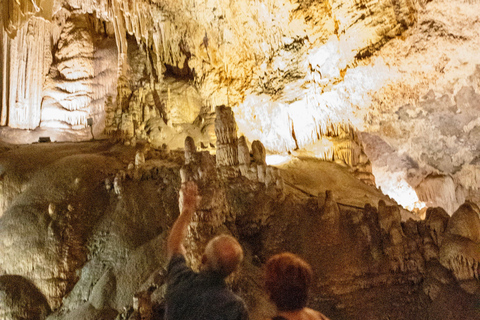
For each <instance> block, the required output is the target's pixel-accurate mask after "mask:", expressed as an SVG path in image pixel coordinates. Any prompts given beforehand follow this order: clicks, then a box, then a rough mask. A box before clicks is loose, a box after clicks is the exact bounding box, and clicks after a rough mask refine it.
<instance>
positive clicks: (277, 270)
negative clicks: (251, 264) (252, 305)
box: [265, 252, 328, 320]
mask: <svg viewBox="0 0 480 320" xmlns="http://www.w3.org/2000/svg"><path fill="white" fill-rule="evenodd" d="M265 268H266V270H265V271H266V272H265V287H266V290H267V293H268V295H269V297H270V300H271V301H272V302H273V303H274V304H275V305H276V307H277V316H276V317H274V318H272V320H328V318H327V317H325V316H324V315H323V314H321V313H320V312H318V311H315V310H313V309H310V308H307V300H308V290H309V288H310V284H311V282H312V278H313V272H312V268H311V267H310V265H309V264H308V263H307V262H305V261H304V260H303V259H301V258H300V257H299V256H297V255H295V254H293V253H290V252H284V253H280V254H277V255H274V256H273V257H271V258H270V259H269V260H268V261H267V263H266V266H265Z"/></svg>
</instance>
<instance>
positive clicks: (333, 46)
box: [233, 37, 425, 210]
mask: <svg viewBox="0 0 480 320" xmlns="http://www.w3.org/2000/svg"><path fill="white" fill-rule="evenodd" d="M350 40H351V39H342V38H340V39H337V38H336V37H333V38H331V39H329V41H327V43H326V44H325V45H323V46H321V47H320V48H316V49H313V50H311V51H310V52H309V54H307V55H306V60H305V62H304V65H305V70H307V71H306V72H305V74H306V76H305V78H304V79H301V80H297V81H294V82H291V83H288V84H285V87H284V90H283V94H282V96H281V97H277V98H273V97H272V96H269V95H267V94H250V95H247V97H246V98H245V100H244V101H243V103H241V104H239V105H237V106H235V107H234V108H233V109H234V112H235V118H236V121H237V125H238V129H239V132H240V134H243V135H245V137H247V139H249V140H250V141H253V140H260V141H262V143H263V144H264V145H265V148H266V149H267V150H269V151H270V152H274V153H280V154H286V153H287V152H288V151H292V150H295V149H296V148H303V147H306V146H310V145H312V144H314V143H316V142H317V141H318V140H319V139H322V134H323V133H325V132H326V131H327V128H328V127H336V126H341V125H352V126H354V127H355V128H356V129H358V130H360V131H361V130H363V128H364V121H365V119H367V115H368V112H369V107H370V105H371V96H370V94H371V93H372V92H375V91H378V90H380V89H381V88H382V87H384V86H386V85H388V84H390V83H391V81H395V80H398V77H399V73H398V72H397V71H396V70H395V69H393V68H390V67H389V66H387V65H386V64H385V63H384V62H383V60H381V59H377V60H375V61H373V62H372V63H371V64H370V65H366V66H354V64H353V61H354V57H355V54H356V52H355V50H354V49H352V48H354V47H355V45H352V44H351V43H353V42H349V41H350ZM354 41H355V40H354ZM342 74H343V76H342ZM323 140H324V139H323ZM324 147H325V148H324V149H325V150H323V151H322V150H318V152H315V156H316V157H318V158H324V157H323V156H322V155H325V154H326V152H328V150H327V149H328V148H329V147H330V146H324ZM286 159H287V158H282V157H281V156H278V155H275V156H269V159H268V160H267V161H268V163H269V164H272V165H275V164H279V163H282V161H286ZM373 174H374V176H375V177H376V182H377V186H379V187H380V188H381V189H382V190H383V193H384V194H386V195H388V196H390V197H391V198H392V199H394V200H395V201H397V203H399V204H400V205H402V206H403V207H404V208H406V209H408V210H419V209H421V208H423V207H425V204H424V203H423V202H420V201H419V199H418V196H417V194H416V193H415V190H414V189H413V188H412V187H411V186H410V185H409V184H408V183H407V182H406V181H405V180H404V179H403V178H402V177H400V174H399V176H391V175H390V176H385V177H380V178H378V177H377V175H376V174H375V172H373ZM384 178H385V179H384Z"/></svg>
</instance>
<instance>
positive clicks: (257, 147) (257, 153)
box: [252, 140, 266, 165]
mask: <svg viewBox="0 0 480 320" xmlns="http://www.w3.org/2000/svg"><path fill="white" fill-rule="evenodd" d="M252 153H253V160H254V161H255V163H256V164H257V165H264V164H266V162H265V158H266V151H265V147H264V146H263V144H262V143H261V142H260V141H259V140H255V141H253V142H252Z"/></svg>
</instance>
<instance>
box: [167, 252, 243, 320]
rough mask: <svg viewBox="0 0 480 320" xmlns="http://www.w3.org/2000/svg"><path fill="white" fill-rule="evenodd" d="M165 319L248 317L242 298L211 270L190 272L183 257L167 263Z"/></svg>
mask: <svg viewBox="0 0 480 320" xmlns="http://www.w3.org/2000/svg"><path fill="white" fill-rule="evenodd" d="M167 272H168V273H167V292H166V296H165V297H166V313H165V319H166V320H248V313H247V308H246V306H245V302H244V301H243V300H242V299H241V298H240V297H239V296H237V295H236V294H234V293H233V292H231V291H230V290H229V289H228V288H227V286H226V284H225V280H224V279H223V278H222V277H221V276H220V275H218V274H216V273H213V272H200V273H197V272H194V271H193V270H192V269H191V268H189V267H188V266H187V264H186V261H185V257H184V256H183V255H181V254H175V255H174V256H173V257H172V258H171V259H170V262H169V264H168V271H167Z"/></svg>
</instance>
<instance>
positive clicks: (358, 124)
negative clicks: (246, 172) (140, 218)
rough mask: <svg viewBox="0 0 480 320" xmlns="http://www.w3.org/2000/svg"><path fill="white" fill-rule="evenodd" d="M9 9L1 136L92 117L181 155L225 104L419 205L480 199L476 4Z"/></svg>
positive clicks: (7, 3)
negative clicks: (360, 169) (364, 166)
mask: <svg viewBox="0 0 480 320" xmlns="http://www.w3.org/2000/svg"><path fill="white" fill-rule="evenodd" d="M2 6H3V7H2V15H1V19H2V21H1V22H2V25H3V28H2V32H0V35H1V39H0V40H1V42H2V49H1V65H2V79H1V86H0V90H1V96H2V108H1V109H0V125H1V126H2V136H3V137H4V140H7V141H13V142H15V141H17V142H25V141H28V140H29V139H30V141H28V142H31V141H32V139H33V141H35V140H36V139H38V136H39V135H49V136H51V137H52V139H53V140H56V141H61V140H86V139H89V138H90V128H89V127H88V123H87V119H92V120H93V128H92V133H94V134H95V135H96V136H97V137H101V136H114V137H117V138H119V139H120V140H122V141H125V140H130V139H132V138H133V139H137V140H138V139H148V141H150V142H151V143H152V144H153V145H157V146H162V145H163V144H168V145H169V146H170V147H172V148H175V147H178V146H181V145H182V143H183V140H184V138H185V137H186V136H188V135H190V136H194V137H195V140H196V141H199V142H201V143H202V144H203V145H205V146H207V148H206V149H209V148H208V146H209V145H214V144H215V135H214V133H213V122H214V119H213V113H214V110H215V107H216V106H219V105H227V106H230V107H232V110H233V111H234V113H235V117H236V123H237V125H238V129H239V135H244V136H245V137H246V139H247V140H248V141H250V142H252V141H254V140H260V141H261V142H262V143H263V144H264V146H265V148H266V149H267V151H268V152H269V153H272V154H287V153H289V154H290V155H293V156H308V157H317V158H320V159H326V160H340V161H343V162H345V163H346V164H347V165H350V166H353V167H355V165H357V164H358V163H359V161H358V159H355V158H356V157H357V156H356V155H358V154H360V156H362V154H363V153H365V154H366V156H368V158H369V161H371V171H372V172H373V174H374V176H375V183H376V185H377V186H379V187H380V188H381V189H382V191H383V192H384V193H385V194H388V195H390V196H392V197H393V198H395V199H396V200H397V201H398V202H399V203H400V204H402V205H404V206H406V207H408V208H409V209H412V208H414V206H415V205H417V206H421V205H422V204H421V203H422V202H424V203H426V204H427V205H430V206H437V205H438V206H443V207H447V206H449V207H448V208H447V211H448V212H449V213H452V212H453V211H454V210H455V209H456V208H457V207H458V206H459V205H460V204H461V203H463V201H464V200H465V199H473V200H476V198H477V195H476V193H477V192H476V190H477V189H478V186H479V182H478V181H477V178H476V177H477V171H478V166H477V162H478V155H479V154H478V150H477V149H478V148H477V145H478V138H480V130H479V129H478V128H479V125H480V121H479V120H478V117H477V114H478V110H477V109H478V108H480V87H479V86H480V57H479V56H478V50H479V48H480V36H479V32H480V21H479V19H478V15H476V14H475V13H476V12H479V10H480V4H479V3H478V2H476V1H441V0H437V1H425V0H418V1H417V0H416V1H413V0H398V1H383V0H381V1H364V0H358V1H339V0H328V1H308V0H303V1H301V0H298V1H294V0H291V1H280V0H278V1H275V0H265V1H260V0H257V1H224V0H215V1H213V0H211V1H210V0H208V1H197V0H183V1H168V0H155V1H143V0H140V1H133V0H131V1H117V0H114V1H77V0H66V1H60V0H55V1H53V0H48V1H40V0H30V1H12V0H4V1H3V2H2ZM13 129H21V130H23V131H18V130H14V131H12V130H13ZM25 131H26V132H25ZM32 136H33V138H32ZM332 137H333V138H332ZM349 137H353V138H352V139H351V140H353V142H348V141H347V142H346V141H345V139H347V140H348V139H349ZM346 145H348V146H346ZM339 146H340V147H339ZM339 148H340V149H342V148H343V149H342V151H341V152H340V151H338V149H339ZM358 148H360V149H362V150H361V151H358V150H357V149H358ZM209 150H211V149H209ZM349 159H350V160H349ZM352 159H353V160H352ZM360 162H361V161H360ZM439 190H440V191H439ZM434 191H435V192H434ZM435 193H436V194H435ZM434 194H435V195H434Z"/></svg>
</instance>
